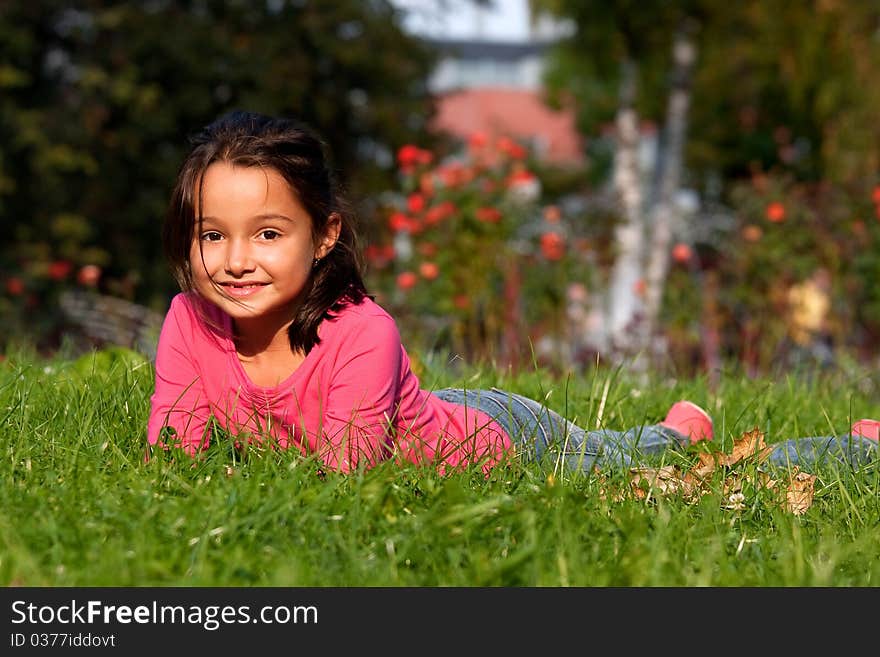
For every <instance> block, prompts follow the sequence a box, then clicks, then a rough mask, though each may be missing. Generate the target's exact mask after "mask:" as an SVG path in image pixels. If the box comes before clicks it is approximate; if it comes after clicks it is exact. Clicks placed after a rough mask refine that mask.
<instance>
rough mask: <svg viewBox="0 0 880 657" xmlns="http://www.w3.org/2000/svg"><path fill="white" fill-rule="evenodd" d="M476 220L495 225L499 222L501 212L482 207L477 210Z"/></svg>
mask: <svg viewBox="0 0 880 657" xmlns="http://www.w3.org/2000/svg"><path fill="white" fill-rule="evenodd" d="M476 214H477V219H478V220H479V221H482V222H484V223H487V224H497V223H498V222H499V221H501V211H500V210H498V208H490V207H487V206H484V207H482V208H477V212H476Z"/></svg>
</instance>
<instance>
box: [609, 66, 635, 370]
mask: <svg viewBox="0 0 880 657" xmlns="http://www.w3.org/2000/svg"><path fill="white" fill-rule="evenodd" d="M635 92H636V69H635V64H634V63H632V62H628V63H626V64H624V66H623V75H622V78H621V88H620V106H619V108H618V111H617V118H616V129H617V146H616V150H615V155H614V179H613V180H614V190H615V193H616V195H617V197H618V199H619V201H620V207H621V214H622V221H621V222H620V223H619V224H618V225H617V228H616V229H615V236H614V239H615V247H616V249H617V257H616V259H615V261H614V267H613V268H612V271H611V276H610V280H609V284H608V299H607V303H606V308H607V310H606V314H605V327H604V334H605V335H604V338H605V339H604V340H603V344H602V345H601V347H602V348H603V350H606V351H609V352H610V353H612V354H620V353H628V352H630V351H631V347H632V346H633V343H634V338H635V333H634V331H635V325H636V323H637V321H638V318H639V315H640V313H641V311H642V308H641V299H640V297H639V294H638V291H637V287H638V285H639V281H640V280H641V279H642V256H643V251H644V217H643V213H642V177H641V167H640V166H639V138H640V134H639V121H638V115H637V113H636V110H635V107H634V102H635Z"/></svg>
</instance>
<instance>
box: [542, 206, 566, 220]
mask: <svg viewBox="0 0 880 657" xmlns="http://www.w3.org/2000/svg"><path fill="white" fill-rule="evenodd" d="M542 214H543V216H544V221H546V222H547V223H550V224H558V223H559V221H560V220H561V219H562V210H560V209H559V206H558V205H548V206H547V207H545V208H544V210H543V212H542Z"/></svg>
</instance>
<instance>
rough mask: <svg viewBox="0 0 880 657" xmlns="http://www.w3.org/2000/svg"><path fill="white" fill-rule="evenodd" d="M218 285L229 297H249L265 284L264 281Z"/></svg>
mask: <svg viewBox="0 0 880 657" xmlns="http://www.w3.org/2000/svg"><path fill="white" fill-rule="evenodd" d="M220 285H221V287H222V288H223V291H224V292H226V294H228V295H229V296H231V297H249V296H251V295H253V294H256V293H257V292H259V291H260V290H262V289H263V288H264V287H265V286H266V284H265V283H221V284H220Z"/></svg>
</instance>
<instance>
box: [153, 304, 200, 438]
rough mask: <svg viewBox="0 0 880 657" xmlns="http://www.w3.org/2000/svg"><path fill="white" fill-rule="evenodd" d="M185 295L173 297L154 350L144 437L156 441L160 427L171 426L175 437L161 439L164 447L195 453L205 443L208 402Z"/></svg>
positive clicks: (194, 322) (193, 326)
mask: <svg viewBox="0 0 880 657" xmlns="http://www.w3.org/2000/svg"><path fill="white" fill-rule="evenodd" d="M193 312H194V311H193V310H192V309H191V308H189V307H188V305H187V304H186V302H185V297H184V295H182V294H179V295H177V296H175V297H174V299H173V300H172V302H171V307H170V308H169V310H168V313H167V315H166V316H165V321H164V323H163V324H162V331H161V333H160V334H159V344H158V348H157V351H156V387H155V390H154V392H153V395H152V397H151V398H150V419H149V422H148V425H147V440H148V441H149V444H150V445H155V444H156V443H157V442H159V438H160V433H161V430H162V428H163V427H166V426H167V427H172V428H173V429H174V432H175V436H174V437H171V436H167V437H166V438H163V440H162V441H161V444H162V446H163V447H170V446H177V447H181V448H183V449H184V450H186V451H187V452H188V453H190V454H194V453H195V452H196V451H197V450H198V449H199V448H201V447H204V446H206V445H207V442H208V435H207V433H206V428H207V420H208V418H209V417H210V414H211V404H210V401H209V400H208V399H207V395H206V394H205V391H204V388H203V386H202V382H201V373H200V370H199V367H198V365H197V363H196V362H195V360H194V358H193V353H192V351H191V348H190V347H191V346H192V345H194V344H197V343H198V341H197V340H195V339H194V336H193V332H194V331H195V330H197V324H196V321H195V318H194V317H193V314H192V313H193Z"/></svg>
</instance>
